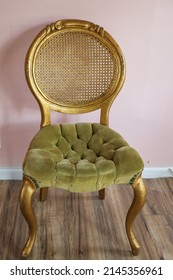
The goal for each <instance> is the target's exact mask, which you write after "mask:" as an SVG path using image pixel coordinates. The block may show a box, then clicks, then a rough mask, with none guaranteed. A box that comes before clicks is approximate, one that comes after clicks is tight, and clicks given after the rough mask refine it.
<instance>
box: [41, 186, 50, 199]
mask: <svg viewBox="0 0 173 280" xmlns="http://www.w3.org/2000/svg"><path fill="white" fill-rule="evenodd" d="M47 193H48V188H47V187H46V188H42V189H40V201H42V202H43V201H45V200H46V199H47Z"/></svg>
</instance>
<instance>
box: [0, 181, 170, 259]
mask: <svg viewBox="0 0 173 280" xmlns="http://www.w3.org/2000/svg"><path fill="white" fill-rule="evenodd" d="M145 183H146V186H147V203H146V204H145V206H144V208H143V210H142V212H141V214H140V215H139V216H138V217H137V219H136V221H135V227H134V229H135V233H136V236H137V238H138V240H139V241H140V244H141V251H140V255H139V256H137V257H135V256H133V255H132V254H131V252H130V246H129V243H128V240H127V237H126V233H125V227H124V221H125V217H126V213H127V210H128V208H129V205H130V203H131V201H132V197H133V191H132V189H131V187H130V186H126V185H119V186H113V187H111V188H109V189H107V192H106V199H105V200H104V201H101V200H99V199H98V195H97V193H89V194H71V193H68V192H66V191H63V190H59V189H50V191H49V196H48V199H47V201H46V202H40V201H38V192H36V193H35V196H34V199H33V204H34V209H35V213H36V216H37V221H38V232H37V239H36V242H35V245H34V248H33V251H32V254H31V255H30V258H29V259H66V260H67V259H68V260H69V259H89V260H92V259H97V260H98V259H102V260H103V259H107V260H112V259H115V260H116V259H119V260H121V259H127V260H129V259H145V260H146V259H149V260H153V259H173V178H166V179H148V180H145ZM20 187H21V181H0V259H1V260H2V259H21V250H22V247H23V246H24V243H25V241H26V238H27V233H28V228H27V224H26V222H25V220H24V218H23V216H22V214H21V212H20V208H19V203H18V196H19V191H20Z"/></svg>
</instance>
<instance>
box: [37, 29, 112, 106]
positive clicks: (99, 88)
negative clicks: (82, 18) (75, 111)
mask: <svg viewBox="0 0 173 280" xmlns="http://www.w3.org/2000/svg"><path fill="white" fill-rule="evenodd" d="M116 75H117V68H116V61H115V58H114V57H113V55H112V53H111V51H110V50H109V49H108V47H107V46H105V45H104V44H103V43H102V42H101V41H99V39H97V38H96V37H94V36H92V35H90V34H87V33H82V32H79V31H78V32H64V33H61V34H56V35H54V36H52V37H50V38H49V39H48V40H47V41H45V42H44V43H43V44H42V46H41V48H40V49H39V51H38V53H37V56H36V60H35V79H36V83H37V86H38V88H39V90H40V91H41V92H42V93H43V94H44V95H45V96H46V97H48V98H49V99H51V100H52V101H54V102H58V103H63V104H69V103H70V104H82V103H84V104H85V103H89V102H90V101H94V100H96V99H98V98H100V97H101V96H103V95H104V94H105V93H107V91H108V90H109V89H110V88H111V87H112V84H113V80H114V79H115V78H116Z"/></svg>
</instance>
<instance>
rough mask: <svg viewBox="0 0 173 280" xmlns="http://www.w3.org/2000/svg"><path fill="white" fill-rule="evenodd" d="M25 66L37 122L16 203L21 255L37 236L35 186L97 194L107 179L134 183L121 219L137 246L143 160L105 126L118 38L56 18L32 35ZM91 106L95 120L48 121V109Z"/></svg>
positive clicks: (120, 75) (114, 88)
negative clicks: (23, 237) (22, 235)
mask: <svg viewBox="0 0 173 280" xmlns="http://www.w3.org/2000/svg"><path fill="white" fill-rule="evenodd" d="M25 74H26V80H27V83H28V86H29V88H30V90H31V92H32V93H33V95H34V97H35V98H36V100H37V102H38V105H39V108H40V112H41V128H40V130H39V132H38V133H37V134H36V135H35V136H34V138H33V140H32V141H31V144H30V146H29V148H28V150H27V152H26V156H25V159H24V162H23V184H22V188H21V192H20V208H21V211H22V213H23V215H24V217H25V219H26V221H27V223H28V226H29V236H28V239H27V242H26V244H25V246H24V249H23V252H22V254H23V256H25V257H27V256H28V255H29V254H30V253H31V251H32V248H33V245H34V242H35V238H36V232H37V222H36V217H35V213H34V209H33V207H32V197H33V194H34V192H35V191H36V189H38V188H39V189H40V200H41V201H44V200H46V198H47V194H48V189H49V188H51V187H57V188H61V189H64V190H67V191H70V192H80V193H85V192H94V191H97V192H98V197H99V198H100V199H102V200H103V199H104V198H105V189H106V187H108V186H113V187H115V185H116V184H130V185H131V186H132V188H133V190H134V197H133V201H132V204H131V206H130V208H129V211H128V213H127V216H126V222H125V225H126V233H127V237H128V239H129V242H130V246H131V249H132V252H133V254H135V255H136V254H138V253H139V248H140V246H139V244H138V242H137V240H136V238H135V235H134V233H133V222H134V220H135V218H136V216H137V214H138V213H139V211H140V210H141V209H142V207H143V205H144V203H145V197H146V188H145V185H144V182H143V180H142V177H141V175H142V171H143V167H144V164H143V161H142V159H141V157H140V155H139V154H138V152H137V151H136V150H135V149H134V148H132V147H131V146H129V145H128V143H127V142H126V141H125V140H124V139H123V138H122V136H121V135H119V134H118V133H117V132H115V131H114V130H112V129H111V128H109V111H110V108H111V106H112V103H113V102H114V100H115V98H116V97H117V95H118V94H119V92H120V90H121V88H122V86H123V83H124V80H125V59H124V56H123V54H122V51H121V49H120V47H119V46H118V44H117V42H116V41H115V40H114V39H113V38H112V36H111V35H110V34H109V33H108V32H107V31H105V30H104V28H103V27H100V26H99V25H97V24H94V23H92V22H88V21H82V20H59V21H57V22H55V23H52V24H50V25H48V26H46V27H45V28H44V29H42V30H41V31H40V33H39V34H38V35H37V36H36V38H35V39H34V40H33V42H32V44H31V46H30V48H29V50H28V53H27V55H26V63H25ZM132 103H134V102H132ZM132 107H133V106H132ZM96 110H99V111H100V121H99V122H98V123H92V122H91V123H80V122H79V123H76V124H73V123H63V121H61V122H58V123H55V124H53V123H52V119H51V117H52V114H51V113H52V111H54V112H59V113H60V114H62V115H61V120H64V119H65V118H64V116H65V114H83V113H89V112H92V111H96ZM116 121H117V122H118V119H117V120H116ZM127 189H128V188H127ZM109 218H110V217H108V219H109ZM80 238H82V237H80Z"/></svg>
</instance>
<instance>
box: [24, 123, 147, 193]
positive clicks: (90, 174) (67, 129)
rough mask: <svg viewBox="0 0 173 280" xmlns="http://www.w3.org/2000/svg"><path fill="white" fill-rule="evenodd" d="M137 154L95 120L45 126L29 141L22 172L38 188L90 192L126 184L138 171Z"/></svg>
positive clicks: (120, 138) (139, 164) (141, 165)
mask: <svg viewBox="0 0 173 280" xmlns="http://www.w3.org/2000/svg"><path fill="white" fill-rule="evenodd" d="M142 169H143V162H142V159H141V157H140V156H139V154H138V153H137V152H136V150H134V149H133V148H131V147H130V146H129V145H128V144H127V142H126V141H125V140H124V139H123V138H122V137H121V136H120V135H119V134H118V133H116V132H115V131H113V130H112V129H110V128H108V127H106V126H104V125H101V124H98V123H94V124H91V123H78V124H61V125H49V126H45V127H44V128H42V129H41V130H40V131H39V132H38V133H37V135H36V136H35V137H34V139H33V140H32V142H31V145H30V147H29V150H28V152H27V154H26V158H25V161H24V165H23V170H24V174H25V175H26V176H29V177H31V178H33V179H34V181H36V182H37V186H38V187H46V186H49V187H51V186H52V187H59V188H62V189H66V190H68V191H71V192H90V191H96V190H100V189H102V188H105V187H107V186H110V185H113V184H121V183H123V184H124V183H130V181H131V179H132V178H133V176H134V174H137V173H139V172H141V170H142Z"/></svg>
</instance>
